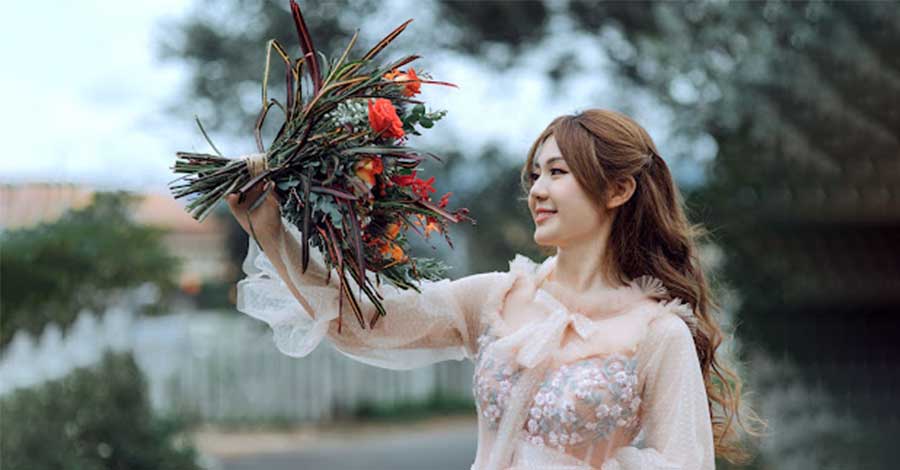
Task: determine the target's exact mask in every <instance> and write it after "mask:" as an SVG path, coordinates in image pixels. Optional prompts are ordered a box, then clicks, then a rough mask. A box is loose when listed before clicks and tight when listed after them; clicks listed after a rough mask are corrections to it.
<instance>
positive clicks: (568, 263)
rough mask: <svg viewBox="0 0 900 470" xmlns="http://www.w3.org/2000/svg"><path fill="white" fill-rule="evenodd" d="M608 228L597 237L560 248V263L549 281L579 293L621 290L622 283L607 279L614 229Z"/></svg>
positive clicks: (556, 261) (558, 255)
mask: <svg viewBox="0 0 900 470" xmlns="http://www.w3.org/2000/svg"><path fill="white" fill-rule="evenodd" d="M604 228H605V229H604V230H601V231H599V234H598V236H597V237H595V238H592V239H590V240H586V241H583V242H580V243H572V244H568V245H566V246H559V247H557V249H556V260H555V262H554V265H553V267H552V270H551V272H550V274H549V275H548V278H547V279H548V280H550V281H552V282H554V283H557V284H560V285H563V286H566V288H567V289H568V290H570V291H572V292H574V293H578V294H582V293H588V292H599V291H606V290H612V289H616V288H618V287H621V283H619V282H616V281H614V280H612V279H609V278H608V277H607V268H608V265H607V263H608V260H607V259H606V247H607V243H608V240H609V233H610V230H609V226H606V227H604Z"/></svg>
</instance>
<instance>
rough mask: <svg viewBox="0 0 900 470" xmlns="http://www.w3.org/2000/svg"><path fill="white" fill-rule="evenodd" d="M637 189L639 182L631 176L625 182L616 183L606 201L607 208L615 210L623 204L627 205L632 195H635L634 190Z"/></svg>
mask: <svg viewBox="0 0 900 470" xmlns="http://www.w3.org/2000/svg"><path fill="white" fill-rule="evenodd" d="M636 188H637V181H635V180H634V176H630V175H629V176H628V177H626V178H625V179H624V180H621V181H618V182H617V183H614V184H613V186H612V187H611V188H610V189H609V192H608V193H607V194H608V197H607V199H606V208H607V209H614V208H616V207H619V206H621V205H622V204H625V203H626V202H628V200H629V199H631V195H633V194H634V190H635V189H636Z"/></svg>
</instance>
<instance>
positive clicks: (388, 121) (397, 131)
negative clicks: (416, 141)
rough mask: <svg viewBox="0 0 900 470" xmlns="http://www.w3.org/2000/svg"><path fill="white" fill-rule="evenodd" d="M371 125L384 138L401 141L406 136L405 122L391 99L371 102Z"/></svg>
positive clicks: (379, 99)
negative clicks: (404, 130) (401, 119)
mask: <svg viewBox="0 0 900 470" xmlns="http://www.w3.org/2000/svg"><path fill="white" fill-rule="evenodd" d="M369 125H370V126H372V130H373V131H375V132H378V133H381V135H382V136H384V137H388V138H394V139H399V138H400V137H403V136H404V135H405V133H404V132H403V122H401V121H400V117H399V116H397V110H396V109H395V108H394V105H393V104H392V103H391V100H389V99H385V98H377V99H375V100H369Z"/></svg>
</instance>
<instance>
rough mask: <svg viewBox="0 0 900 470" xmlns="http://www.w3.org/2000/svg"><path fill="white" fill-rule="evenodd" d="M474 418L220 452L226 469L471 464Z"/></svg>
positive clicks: (445, 468)
mask: <svg viewBox="0 0 900 470" xmlns="http://www.w3.org/2000/svg"><path fill="white" fill-rule="evenodd" d="M476 439H477V428H476V427H475V425H474V422H472V423H469V422H464V423H450V424H444V425H441V426H437V427H435V426H429V427H425V426H413V427H410V428H408V429H385V430H384V431H383V432H377V430H376V431H375V432H372V431H371V430H370V432H367V433H365V434H364V435H344V436H340V435H336V436H330V437H329V438H320V439H316V440H315V441H314V442H308V443H306V444H304V445H299V446H296V447H297V448H289V449H265V450H262V451H259V452H253V451H250V452H241V453H237V454H236V455H234V454H233V455H223V456H219V457H218V458H217V460H218V461H219V462H220V464H221V466H220V468H221V469H222V470H320V469H321V470H357V469H365V470H468V469H469V467H470V466H471V465H472V462H473V461H474V459H475V450H476V445H477V443H476Z"/></svg>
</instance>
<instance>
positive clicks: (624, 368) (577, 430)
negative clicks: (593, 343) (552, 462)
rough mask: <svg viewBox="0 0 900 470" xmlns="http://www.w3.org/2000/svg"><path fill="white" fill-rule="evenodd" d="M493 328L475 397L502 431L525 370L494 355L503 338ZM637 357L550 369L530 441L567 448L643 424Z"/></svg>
mask: <svg viewBox="0 0 900 470" xmlns="http://www.w3.org/2000/svg"><path fill="white" fill-rule="evenodd" d="M497 338H498V337H497V336H495V335H494V334H492V333H491V332H490V328H488V330H487V331H485V333H483V334H482V335H481V336H480V337H479V338H478V346H479V349H478V355H477V356H476V362H475V376H474V380H473V394H474V396H475V405H476V408H477V410H478V412H479V414H480V415H481V416H482V417H483V418H484V419H485V420H486V423H487V425H488V428H489V429H497V428H498V426H499V423H500V420H501V418H502V417H503V411H504V409H505V408H506V405H507V401H508V400H509V396H510V390H511V389H512V387H513V385H515V383H516V382H517V381H518V379H519V377H520V375H521V374H522V372H523V369H522V368H521V367H514V366H513V365H510V364H508V363H506V362H505V361H498V360H497V359H496V358H494V357H492V356H491V355H490V354H487V355H485V351H486V350H487V349H488V346H489V345H490V344H491V343H492V342H494V341H495V340H497ZM636 368H637V358H636V357H634V356H626V355H623V354H612V355H610V356H607V357H604V358H588V359H582V360H580V361H578V362H575V363H572V364H565V365H562V366H560V367H558V368H556V369H554V370H549V371H548V372H547V373H546V374H545V376H544V380H543V382H542V383H541V384H540V386H539V388H538V391H537V393H536V394H535V396H534V398H533V400H532V402H531V405H530V407H529V411H528V414H529V416H528V419H527V421H526V424H525V429H524V431H525V432H526V439H528V441H529V442H531V443H532V444H535V445H538V446H550V447H555V448H557V449H558V450H561V451H565V450H566V447H572V446H579V445H582V444H589V443H593V442H595V441H597V440H602V439H607V438H609V436H610V434H611V433H612V432H613V431H615V430H616V429H617V428H631V427H634V426H637V424H638V409H639V408H640V404H641V398H640V397H639V396H638V395H639V393H638V391H637V383H638V377H637V372H636Z"/></svg>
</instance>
